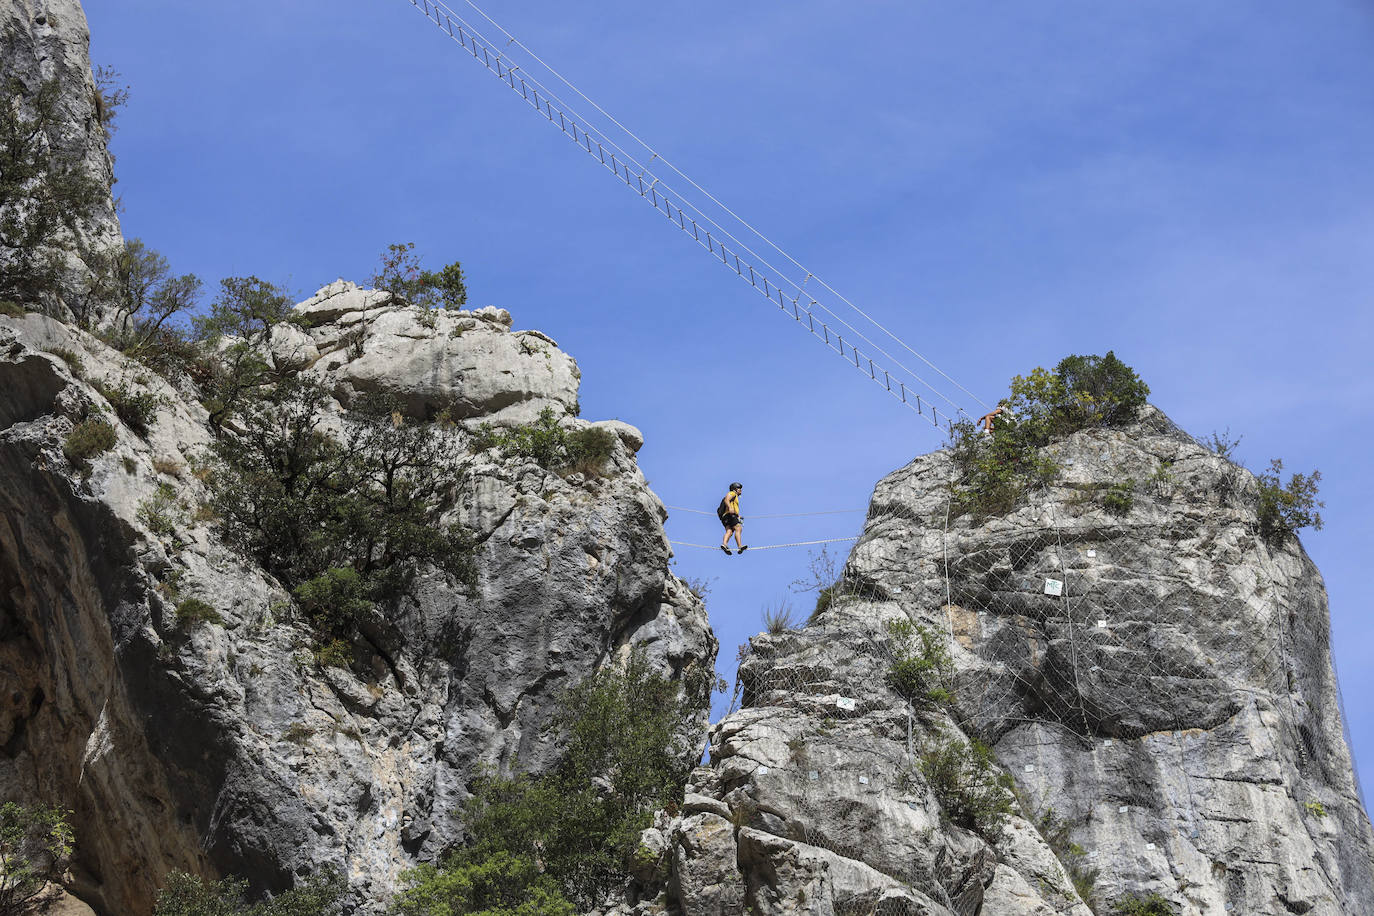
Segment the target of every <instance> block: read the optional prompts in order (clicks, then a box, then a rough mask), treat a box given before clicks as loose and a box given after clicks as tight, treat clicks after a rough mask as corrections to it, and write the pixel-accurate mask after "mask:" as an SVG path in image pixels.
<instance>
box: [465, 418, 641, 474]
mask: <svg viewBox="0 0 1374 916" xmlns="http://www.w3.org/2000/svg"><path fill="white" fill-rule="evenodd" d="M616 439H617V437H616V434H615V433H613V432H611V431H610V430H609V429H605V428H601V427H588V428H586V429H579V430H571V431H570V430H568V429H565V428H564V427H563V426H562V425H561V424H560V423H559V421H558V418H557V417H556V416H555V415H554V412H553V409H552V408H550V407H545V408H544V409H543V410H542V411H540V413H539V419H538V420H536V421H534V422H533V423H525V424H522V425H520V426H512V427H510V428H508V429H497V428H495V427H493V426H491V425H490V424H488V423H483V424H482V425H481V426H479V427H478V428H477V429H476V430H475V431H474V432H473V433H472V436H471V438H470V439H469V441H468V447H469V448H470V449H471V450H472V451H473V452H482V451H486V450H487V449H489V448H499V449H500V450H501V451H503V452H505V453H506V454H507V455H511V456H518V457H521V458H528V459H530V460H531V461H533V462H534V463H535V464H537V465H539V466H540V467H542V468H544V469H545V470H548V471H555V472H562V471H578V472H580V473H583V474H586V475H588V476H596V475H599V474H600V473H601V471H602V469H603V468H604V467H605V464H606V461H607V460H608V459H609V458H610V457H611V455H612V454H614V452H615V443H616Z"/></svg>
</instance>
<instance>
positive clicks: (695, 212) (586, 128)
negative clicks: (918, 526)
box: [408, 0, 981, 428]
mask: <svg viewBox="0 0 1374 916" xmlns="http://www.w3.org/2000/svg"><path fill="white" fill-rule="evenodd" d="M408 2H409V3H410V4H411V5H412V6H413V7H415V9H416V10H417V11H419V12H421V13H423V14H424V16H425V18H426V19H427V20H428V21H430V22H431V23H433V24H434V25H435V26H436V27H438V28H439V29H440V31H442V32H444V33H445V34H447V35H448V37H449V38H450V39H451V40H453V41H455V42H457V43H458V44H459V45H460V46H461V47H462V48H463V49H464V50H466V51H467V52H468V53H469V54H470V55H471V56H472V57H473V59H474V60H476V61H477V62H478V63H480V64H482V65H483V67H484V68H485V69H487V70H488V71H489V72H491V73H492V74H494V75H495V76H496V77H497V78H498V79H499V80H501V82H502V83H504V84H506V85H507V87H508V88H510V89H511V90H512V91H513V92H516V93H519V94H520V95H521V97H522V98H523V99H524V100H525V101H526V102H527V103H528V104H529V105H530V106H531V107H533V108H534V109H535V110H536V111H538V112H539V113H540V114H541V115H543V116H544V118H545V119H546V120H548V121H549V122H550V123H552V124H554V125H555V126H557V127H558V128H559V130H560V131H561V132H562V133H563V134H564V135H566V136H568V137H569V139H571V140H572V141H573V142H574V143H575V144H576V145H577V146H578V147H579V148H581V149H582V150H583V151H584V152H586V153H587V154H588V155H590V156H592V157H593V158H594V159H596V160H598V161H599V162H600V164H601V165H602V166H603V167H605V168H606V169H607V170H608V171H610V172H611V173H612V174H614V175H615V176H616V177H617V179H619V180H620V181H621V182H622V183H624V184H625V185H626V187H628V188H630V189H631V190H633V191H636V192H637V193H638V194H639V195H640V197H641V198H643V199H644V200H645V201H646V202H647V203H649V204H650V205H651V206H653V208H654V209H655V210H656V211H658V212H659V213H661V214H663V215H664V216H665V217H666V218H667V219H668V220H669V221H670V222H671V223H673V224H674V225H676V226H677V227H678V229H679V230H680V231H681V232H683V233H684V234H687V235H689V236H691V237H692V239H693V241H695V242H696V243H697V244H698V246H699V247H701V248H703V249H705V250H706V251H707V252H708V253H710V254H711V255H712V256H713V258H715V259H718V260H719V261H720V263H721V264H723V265H724V266H725V267H726V268H727V269H732V270H734V271H735V273H736V275H738V276H739V277H740V278H741V279H743V280H746V281H748V282H749V284H750V285H751V287H753V288H754V289H755V290H757V291H758V292H760V293H761V294H763V295H764V296H765V298H767V299H768V300H769V301H770V302H771V303H773V304H775V305H777V306H778V308H779V310H780V311H781V312H782V313H783V314H784V315H788V316H790V317H792V318H793V320H794V321H795V323H797V324H798V325H799V326H800V327H801V328H802V329H803V330H805V331H807V332H808V333H809V334H811V335H812V336H813V337H815V338H817V339H818V340H820V341H821V342H822V343H824V345H825V346H826V348H827V349H829V350H831V351H832V352H835V353H837V354H838V355H840V356H841V357H842V358H843V359H844V360H845V361H846V362H847V363H852V364H853V365H854V367H855V368H856V369H857V370H859V372H860V373H866V374H867V375H868V376H869V378H870V380H871V381H873V382H874V383H876V384H878V385H881V386H883V388H884V389H885V390H886V391H887V392H888V393H889V394H890V395H891V396H892V397H893V398H895V399H897V400H898V401H899V402H900V403H901V404H903V405H904V406H905V407H907V408H908V409H910V410H913V411H914V412H916V413H917V414H918V415H920V416H921V417H923V418H924V419H926V420H927V421H929V422H930V423H931V424H932V425H934V426H935V427H936V428H940V427H941V426H942V421H943V426H944V427H945V428H949V427H951V426H952V425H953V423H954V422H955V419H956V418H966V417H967V414H966V413H965V411H964V410H963V408H962V407H961V406H960V405H959V404H958V403H957V402H956V401H955V400H954V399H953V398H951V397H950V396H949V395H947V394H945V393H944V392H942V391H940V389H938V388H937V387H935V385H933V384H932V383H931V382H929V381H927V380H926V379H925V378H923V377H922V376H921V375H920V374H918V373H917V372H915V371H914V370H912V369H911V368H909V367H907V366H906V365H904V364H903V363H902V362H901V361H900V360H899V359H897V358H896V357H894V356H893V355H892V354H890V353H888V352H887V350H885V349H884V348H883V347H881V346H880V345H878V344H877V343H875V342H873V341H872V340H871V339H870V338H869V337H868V336H866V335H865V334H864V333H863V332H862V331H860V330H859V329H857V328H855V327H854V326H853V325H852V324H850V323H849V322H848V321H846V320H845V319H844V318H843V317H842V316H840V315H838V314H837V313H836V312H834V311H833V310H832V309H830V308H829V307H828V306H827V305H825V304H824V303H822V302H820V301H819V300H818V299H817V298H815V297H813V296H812V295H811V294H810V293H809V292H807V290H806V289H805V286H806V284H807V283H808V281H810V280H812V279H815V280H816V282H817V285H818V286H821V287H824V288H826V289H828V290H830V292H831V293H832V294H834V295H836V296H837V297H839V298H840V299H841V300H843V301H844V302H845V303H846V304H848V305H849V306H850V308H852V309H854V311H855V312H856V313H858V314H860V315H863V317H864V318H866V319H867V320H868V321H869V322H870V323H871V324H872V325H874V326H875V327H877V328H878V329H879V330H881V331H883V332H884V333H886V334H887V335H888V336H889V337H892V339H894V340H897V341H898V342H899V343H901V344H902V346H903V347H905V348H906V349H907V350H909V351H910V352H911V353H913V354H915V355H916V356H918V357H919V358H920V359H921V360H922V361H923V362H925V363H926V364H927V365H930V366H931V367H932V368H933V369H935V371H937V372H939V373H940V375H942V376H944V377H945V378H947V379H949V377H948V376H947V375H945V373H944V372H942V371H941V370H939V369H938V367H935V366H934V364H933V363H930V361H929V360H927V359H925V357H923V356H921V354H919V353H918V352H917V351H915V350H914V349H913V348H911V347H910V346H908V345H906V344H905V343H904V342H903V341H901V340H900V339H899V338H897V337H896V335H894V334H892V332H890V331H888V330H887V329H886V328H884V327H883V326H882V325H880V324H878V323H877V322H876V321H875V320H873V319H872V318H871V316H868V315H867V314H866V313H864V312H863V311H862V310H860V309H858V308H857V307H856V306H854V305H853V303H850V302H849V301H848V300H847V299H844V297H842V296H839V294H838V293H835V292H834V290H833V289H830V287H829V286H828V285H827V284H825V283H824V281H822V280H820V279H819V278H816V277H815V275H814V274H813V273H811V272H809V271H808V272H807V274H806V277H805V278H804V279H802V280H801V282H800V283H798V282H796V281H793V280H791V279H788V278H787V277H786V275H785V274H784V272H783V271H780V270H778V268H776V267H774V266H773V265H771V264H769V263H768V262H767V260H766V259H765V258H763V257H762V256H761V255H759V254H758V253H757V252H755V251H753V249H751V248H750V247H749V246H748V245H747V244H745V243H743V242H741V241H740V240H739V239H737V238H736V237H735V236H734V235H733V234H732V233H731V232H729V231H728V230H727V229H725V228H723V227H722V226H721V225H720V224H719V223H718V222H717V221H716V220H714V219H713V218H711V217H710V215H709V214H707V213H706V212H705V211H704V210H702V209H701V208H700V207H698V206H696V205H695V204H693V203H692V202H691V201H689V200H688V199H687V198H686V197H685V196H684V195H680V194H677V193H676V192H674V191H672V189H671V188H669V186H668V185H667V184H666V183H664V182H663V180H662V179H661V178H659V177H658V176H656V175H654V174H653V172H652V171H651V170H650V169H649V168H648V166H647V165H643V164H641V163H640V162H639V160H638V159H637V158H636V157H635V156H633V155H632V154H630V153H628V152H627V151H625V150H624V149H623V148H622V147H621V146H620V145H619V144H617V143H615V142H614V141H613V140H612V139H611V138H610V136H609V135H608V134H606V133H605V131H603V130H602V129H600V128H598V127H594V126H591V125H590V123H589V119H586V118H583V117H581V116H580V115H577V114H576V113H575V112H573V110H572V108H571V106H569V105H567V104H566V103H564V102H563V101H562V100H561V99H559V98H558V96H557V94H556V93H554V92H553V91H552V90H550V89H549V88H548V87H547V86H545V85H544V84H543V83H542V82H541V81H540V80H539V79H538V78H537V77H535V76H534V75H532V74H530V73H528V72H527V71H525V70H523V69H522V67H521V66H520V65H519V64H514V63H512V62H511V61H510V59H509V58H508V57H506V55H505V53H504V51H502V50H500V49H498V48H496V46H495V44H494V43H492V42H491V41H490V40H489V39H487V38H485V37H484V36H482V35H481V33H480V32H479V31H478V30H477V29H476V28H474V27H473V26H472V25H471V24H470V23H469V22H468V21H467V20H465V19H464V18H463V17H462V16H460V15H459V14H457V13H456V12H454V11H453V10H452V9H451V8H450V7H448V6H447V5H446V4H444V3H442V2H440V0H408ZM465 2H468V5H470V6H472V7H473V9H474V10H476V11H477V12H478V13H480V14H481V15H482V16H483V18H485V19H486V20H487V21H488V22H491V23H492V24H493V26H495V27H496V28H497V29H498V30H500V31H501V33H502V34H503V35H505V36H507V37H508V39H509V40H508V41H507V47H509V46H510V45H511V44H517V45H519V47H521V48H522V49H523V50H525V51H526V53H529V54H530V56H531V57H532V58H533V59H535V60H537V61H539V63H540V65H541V66H543V67H544V68H545V69H547V70H549V72H551V73H553V74H554V75H555V77H556V78H557V79H559V80H560V81H561V82H563V83H564V84H565V85H567V86H569V87H570V88H571V89H572V90H573V91H574V92H576V93H577V94H578V95H579V96H581V97H582V98H584V99H587V101H588V102H589V103H590V104H592V106H593V107H595V108H596V109H597V110H598V111H599V112H601V113H602V114H603V115H604V116H605V117H607V118H608V119H610V120H611V122H612V123H614V124H616V126H617V127H619V128H620V129H621V130H622V131H624V132H625V133H626V134H628V135H630V136H632V137H634V138H635V140H636V142H639V143H640V144H641V145H642V146H644V147H645V148H646V149H649V150H650V151H651V153H652V156H651V158H650V160H649V162H650V164H652V163H653V162H655V161H663V162H664V163H665V165H666V166H667V167H668V168H671V169H672V170H673V171H674V172H676V173H677V174H679V175H682V176H683V178H684V179H685V180H687V181H688V182H689V183H690V184H692V186H693V187H695V188H697V189H698V190H699V191H701V192H702V193H703V194H706V196H707V197H709V198H711V200H713V201H714V202H715V203H716V204H717V205H718V206H720V207H721V208H722V209H723V210H725V211H726V212H728V213H730V214H731V216H732V217H734V218H735V219H736V220H737V221H738V222H739V223H740V224H741V225H743V226H745V227H746V228H748V229H749V230H750V231H752V232H754V234H755V235H757V236H758V237H759V238H761V239H763V240H764V241H765V242H766V243H768V244H769V245H770V246H772V247H774V248H777V246H776V245H774V244H773V243H772V242H771V241H769V240H768V239H767V238H766V237H765V236H763V235H762V234H761V233H759V232H758V231H757V230H755V229H753V227H752V226H750V225H749V224H748V223H746V222H744V220H742V219H740V218H739V217H738V216H737V215H735V214H734V212H733V211H731V210H729V208H726V207H725V206H724V205H723V204H721V203H720V202H719V201H718V200H716V199H715V198H714V197H713V196H712V195H710V194H709V192H706V191H705V190H704V189H702V188H700V186H699V185H697V184H696V183H695V182H692V181H691V179H690V178H687V177H686V176H685V175H683V173H682V172H681V170H680V169H677V168H676V167H675V166H673V165H672V164H671V163H668V162H667V160H665V159H663V157H662V156H660V155H659V154H658V153H657V152H654V151H653V150H652V148H650V147H648V145H647V144H645V143H644V142H643V141H642V140H639V138H638V137H637V136H636V135H634V134H633V133H632V132H630V131H629V130H628V129H627V128H625V127H624V126H623V125H621V124H620V122H618V121H616V120H615V119H614V118H612V117H611V116H610V115H609V114H607V113H606V112H605V110H604V109H602V108H601V107H600V106H599V105H596V103H595V102H592V101H591V100H590V99H589V98H587V96H586V95H585V94H584V93H582V92H581V91H580V90H578V89H577V88H576V87H575V86H573V85H572V83H571V82H569V81H568V80H567V79H566V78H564V77H562V75H561V74H559V73H558V72H557V71H556V70H554V69H553V68H552V67H550V66H549V65H548V64H547V63H544V62H543V60H542V59H540V58H539V57H538V56H537V55H535V54H534V53H533V52H531V51H529V49H528V48H526V47H525V46H524V45H523V44H520V43H519V42H518V41H517V40H516V39H515V38H514V36H511V35H510V33H509V32H508V31H506V30H505V29H504V28H502V27H501V26H500V25H499V24H497V23H496V22H495V21H494V20H493V19H492V18H491V17H490V16H487V15H486V13H484V12H482V10H481V9H480V8H479V7H477V6H476V4H474V3H472V2H471V0H465ZM541 90H542V92H543V97H542V98H541V97H540V92H541ZM555 102H557V103H558V104H557V105H556V106H555V104H554V103H555ZM593 146H595V149H593ZM608 150H609V158H608V156H607V152H608ZM617 154H619V156H617ZM622 160H623V161H622ZM632 166H633V167H637V168H638V169H639V171H638V173H637V174H636V173H635V171H634V169H633V168H632ZM646 179H648V183H647V184H646ZM669 194H671V195H672V196H671V197H670V196H668V195H669ZM703 227H705V232H704V237H703ZM711 228H715V229H716V231H717V232H719V233H720V234H721V235H722V236H723V237H724V238H727V239H729V240H730V241H731V242H733V243H734V246H735V247H734V250H731V249H730V248H729V247H727V245H726V244H724V243H723V241H722V239H721V238H716V237H714V236H713V235H712V233H711ZM777 250H778V251H780V252H781V251H782V249H780V248H777ZM782 253H783V255H784V256H785V257H787V258H788V260H789V261H791V262H792V263H794V264H798V266H800V264H799V263H798V262H797V261H796V260H795V259H793V258H791V257H790V256H788V255H786V252H782ZM741 254H745V255H747V256H748V258H751V259H752V261H750V260H748V259H746V258H742V257H741ZM765 268H766V269H765ZM803 269H804V268H803ZM785 291H786V293H788V294H790V297H789V295H785ZM803 297H805V298H806V299H807V303H806V304H802V298H803ZM813 306H814V307H815V310H814V311H813V308H812V307H813ZM817 312H823V313H824V314H825V315H829V316H830V317H831V319H832V320H834V321H835V322H837V323H838V324H839V325H841V326H843V327H844V329H845V330H847V331H848V332H849V334H850V340H848V341H846V340H845V337H844V334H842V333H841V332H840V331H839V330H838V329H837V328H834V327H831V326H830V324H829V322H827V321H826V320H825V319H824V318H823V317H821V316H820V315H818V314H817ZM855 338H857V339H859V340H860V341H861V342H863V343H865V344H866V345H867V346H868V347H869V348H870V349H871V350H872V351H873V352H875V353H878V354H880V355H882V356H884V357H886V358H887V359H888V360H889V366H890V368H888V367H884V366H882V365H879V364H878V362H876V361H875V359H874V358H873V357H871V356H869V355H868V353H865V352H863V351H861V350H860V349H859V348H858V347H856V346H855V345H854V343H853V340H854V339H855ZM898 369H900V371H901V372H902V373H905V374H906V376H908V377H909V378H910V379H911V380H914V381H915V382H916V383H917V385H913V386H910V387H909V386H908V384H907V381H906V380H905V379H904V378H903V377H902V376H901V375H900V374H898V373H897V372H896V370H898ZM949 380H950V381H951V382H953V379H949ZM954 384H955V385H956V386H958V387H959V388H960V389H961V390H963V391H965V393H968V394H970V395H971V393H970V392H968V391H967V389H964V388H963V386H960V385H958V383H957V382H954ZM918 386H919V387H921V388H924V389H925V391H926V392H927V396H926V397H925V398H924V399H923V398H922V394H921V392H920V391H919V390H917V388H918ZM931 395H933V396H934V397H935V398H936V399H938V400H939V401H943V402H944V405H947V406H944V410H943V414H942V413H941V407H940V406H937V404H936V403H934V402H932V400H931V399H930V396H931ZM974 399H975V400H978V399H977V398H976V397H975V398H974ZM980 403H981V401H980Z"/></svg>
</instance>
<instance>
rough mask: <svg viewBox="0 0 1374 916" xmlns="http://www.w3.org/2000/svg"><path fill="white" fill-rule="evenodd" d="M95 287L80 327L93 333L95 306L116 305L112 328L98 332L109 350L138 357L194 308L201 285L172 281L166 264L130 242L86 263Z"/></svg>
mask: <svg viewBox="0 0 1374 916" xmlns="http://www.w3.org/2000/svg"><path fill="white" fill-rule="evenodd" d="M87 264H88V266H89V267H90V268H91V270H92V275H93V277H94V282H93V283H92V284H91V286H90V287H89V289H88V290H87V295H86V296H85V297H84V300H85V301H83V303H82V305H81V306H80V307H78V308H77V309H76V313H77V321H78V323H79V324H80V325H81V326H82V327H89V326H90V325H91V323H92V319H93V318H94V315H95V309H94V308H93V307H92V305H91V304H92V303H93V302H99V303H101V304H109V305H112V306H113V308H112V309H111V310H110V311H109V314H108V317H109V319H110V320H109V322H108V324H107V325H106V326H104V327H102V328H101V330H100V331H99V332H98V333H99V335H100V336H101V337H102V338H103V339H104V340H105V342H106V343H108V344H109V345H110V346H112V347H115V348H116V349H118V350H120V351H122V352H123V353H125V354H127V355H129V356H133V357H139V356H141V355H142V354H143V353H144V352H145V351H146V350H147V349H148V348H149V347H151V346H153V345H154V344H155V343H156V342H157V341H158V340H159V338H160V337H161V335H162V333H163V331H164V329H166V328H167V327H169V325H168V322H169V321H171V319H172V318H173V317H175V316H176V315H178V314H180V313H182V312H186V311H189V310H190V309H192V308H194V307H195V305H196V302H197V300H198V299H199V298H200V290H201V282H200V279H199V278H198V277H196V276H195V275H194V274H183V275H182V276H179V277H177V276H173V275H172V272H171V269H170V267H169V265H168V263H167V259H166V258H165V257H163V256H162V255H161V254H159V253H158V252H157V251H155V250H154V249H152V248H149V247H148V246H147V245H145V244H144V243H143V240H142V239H129V240H127V241H126V242H124V244H123V245H121V246H120V247H118V248H116V249H113V250H110V251H103V252H100V253H98V254H96V255H93V256H92V257H89V258H87Z"/></svg>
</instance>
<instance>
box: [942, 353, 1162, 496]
mask: <svg viewBox="0 0 1374 916" xmlns="http://www.w3.org/2000/svg"><path fill="white" fill-rule="evenodd" d="M1149 393H1150V389H1149V386H1147V385H1146V384H1145V383H1144V382H1143V381H1141V379H1140V377H1139V376H1138V375H1136V373H1135V371H1134V370H1132V369H1131V367H1130V366H1127V365H1126V364H1125V363H1123V362H1121V360H1119V359H1117V358H1116V355H1115V354H1114V353H1112V352H1111V351H1108V353H1107V355H1106V356H1067V357H1065V358H1064V359H1062V360H1060V362H1059V365H1058V366H1056V367H1055V369H1054V371H1053V372H1050V371H1048V370H1046V369H1043V368H1036V369H1034V370H1033V371H1032V372H1031V373H1030V375H1027V376H1020V375H1018V376H1016V377H1015V378H1013V379H1012V381H1011V394H1010V395H1009V396H1008V397H1006V398H1003V399H1002V401H1001V402H1000V405H999V406H1001V407H1002V408H1004V409H1003V412H1002V413H999V414H998V415H997V416H996V417H995V418H994V419H993V421H992V433H991V435H987V434H984V433H983V431H982V430H980V429H978V428H977V426H976V425H975V424H974V423H973V422H971V421H968V420H965V421H963V422H960V423H956V424H954V426H953V427H952V428H951V430H950V449H951V454H952V457H953V459H954V464H955V467H956V468H957V470H958V472H959V479H958V480H957V481H956V482H955V484H954V503H953V508H954V510H955V514H963V513H966V512H971V513H973V514H974V515H975V516H978V517H986V516H990V515H1003V514H1005V513H1007V512H1009V511H1011V509H1012V508H1013V507H1014V506H1015V505H1016V502H1017V500H1019V499H1020V498H1021V496H1022V494H1024V493H1025V492H1026V491H1027V490H1030V489H1032V488H1034V487H1036V486H1041V485H1044V484H1045V483H1047V482H1048V481H1049V480H1050V479H1052V478H1053V477H1054V475H1055V474H1057V473H1058V472H1059V468H1058V466H1057V465H1056V464H1055V463H1054V462H1053V461H1051V460H1050V459H1048V458H1046V457H1045V456H1043V455H1041V454H1040V453H1039V450H1040V449H1041V448H1043V447H1044V446H1046V445H1048V444H1049V443H1050V442H1051V441H1052V440H1053V439H1057V438H1061V437H1063V436H1067V435H1070V434H1071V433H1074V432H1077V431H1078V430H1081V429H1088V428H1090V427H1098V426H1119V425H1122V424H1125V423H1129V422H1131V421H1132V420H1134V419H1135V417H1136V415H1137V414H1138V413H1139V410H1140V408H1141V407H1142V406H1144V404H1145V399H1146V397H1147V396H1148V395H1149Z"/></svg>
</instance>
